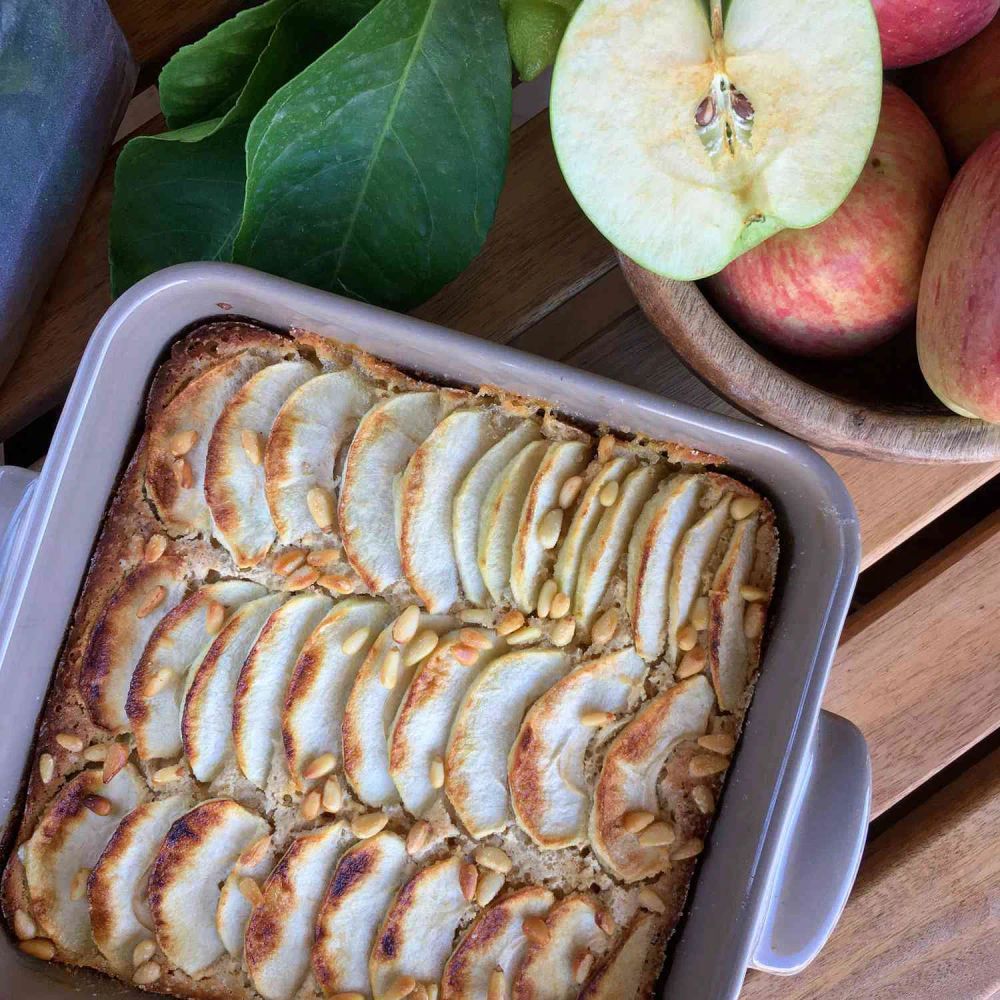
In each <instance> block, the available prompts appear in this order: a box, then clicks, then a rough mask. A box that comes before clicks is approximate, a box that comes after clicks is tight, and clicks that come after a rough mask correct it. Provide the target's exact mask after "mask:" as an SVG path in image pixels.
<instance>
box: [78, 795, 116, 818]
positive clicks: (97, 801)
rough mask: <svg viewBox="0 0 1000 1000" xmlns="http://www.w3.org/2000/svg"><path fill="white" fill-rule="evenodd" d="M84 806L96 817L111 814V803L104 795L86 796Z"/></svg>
mask: <svg viewBox="0 0 1000 1000" xmlns="http://www.w3.org/2000/svg"><path fill="white" fill-rule="evenodd" d="M83 805H84V807H85V808H86V809H89V810H90V811H91V812H92V813H93V814H94V815H95V816H108V815H110V814H111V801H110V800H109V799H106V798H105V797H104V796H103V795H84V797H83Z"/></svg>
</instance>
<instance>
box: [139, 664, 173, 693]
mask: <svg viewBox="0 0 1000 1000" xmlns="http://www.w3.org/2000/svg"><path fill="white" fill-rule="evenodd" d="M176 677H177V674H175V673H174V672H173V671H172V670H171V669H170V667H160V669H159V670H157V671H156V672H155V673H153V674H150V676H149V677H148V678H147V680H146V683H145V684H143V686H142V693H143V694H144V695H145V696H146V697H147V698H155V697H156V696H157V695H158V694H159V693H160V692H161V691H163V690H164V689H165V688H167V687H169V686H170V685H171V684H173V682H174V680H175V679H176Z"/></svg>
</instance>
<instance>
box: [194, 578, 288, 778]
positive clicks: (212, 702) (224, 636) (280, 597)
mask: <svg viewBox="0 0 1000 1000" xmlns="http://www.w3.org/2000/svg"><path fill="white" fill-rule="evenodd" d="M286 597H287V595H286V594H270V595H269V596H267V597H259V598H257V600H255V601H249V602H247V603H246V604H244V605H243V606H242V607H240V608H239V610H238V611H236V613H235V614H234V615H233V616H232V617H231V618H230V619H229V621H228V622H227V623H226V624H225V625H224V626H223V628H222V631H221V632H220V633H219V634H218V636H216V638H215V641H214V642H213V643H212V645H211V646H209V648H208V652H206V653H205V655H204V657H203V658H202V660H201V662H200V663H198V664H197V665H196V666H194V667H193V668H192V674H191V677H190V679H189V680H190V684H189V687H188V690H187V693H186V695H185V698H184V710H183V712H182V714H181V740H182V742H183V744H184V755H185V756H186V757H187V759H188V763H189V764H190V765H191V771H192V773H193V774H194V776H195V777H196V778H197V779H198V780H199V781H211V780H212V779H213V778H215V777H216V776H217V775H218V774H219V772H220V771H221V770H222V768H223V766H224V765H225V763H226V762H227V760H228V759H231V758H232V755H233V725H232V719H233V696H234V694H235V692H236V680H237V678H238V677H239V673H240V668H241V667H242V666H243V661H244V660H245V659H246V658H247V654H248V653H249V652H250V650H251V649H252V648H253V644H254V642H256V640H257V636H258V635H259V634H260V630H261V629H262V628H263V627H264V623H265V622H266V621H267V619H268V618H269V617H270V615H271V614H272V613H273V612H274V611H275V610H276V609H277V608H278V607H279V606H280V605H281V603H282V602H283V601H284V600H285V598H286Z"/></svg>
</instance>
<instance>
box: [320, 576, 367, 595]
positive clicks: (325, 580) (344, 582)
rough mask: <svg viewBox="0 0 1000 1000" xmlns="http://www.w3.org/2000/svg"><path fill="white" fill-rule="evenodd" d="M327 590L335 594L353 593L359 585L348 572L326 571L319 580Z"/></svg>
mask: <svg viewBox="0 0 1000 1000" xmlns="http://www.w3.org/2000/svg"><path fill="white" fill-rule="evenodd" d="M317 583H318V584H319V585H320V586H321V587H323V588H324V589H325V590H329V591H331V593H334V594H341V595H346V594H353V593H354V591H355V589H356V588H357V586H358V582H357V580H355V579H354V578H353V577H351V576H348V575H347V574H346V573H326V574H324V575H323V576H321V577H320V578H319V580H317Z"/></svg>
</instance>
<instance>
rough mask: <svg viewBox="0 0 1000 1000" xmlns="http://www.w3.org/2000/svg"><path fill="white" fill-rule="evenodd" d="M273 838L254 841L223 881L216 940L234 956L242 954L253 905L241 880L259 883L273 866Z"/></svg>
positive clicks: (216, 919) (217, 916)
mask: <svg viewBox="0 0 1000 1000" xmlns="http://www.w3.org/2000/svg"><path fill="white" fill-rule="evenodd" d="M275 855H276V851H275V848H274V838H272V837H269V836H263V837H261V838H260V839H259V840H255V841H254V842H253V843H252V844H251V845H250V846H249V847H247V848H246V849H245V850H244V851H243V853H242V854H240V856H239V857H238V858H237V859H236V864H234V865H233V870H232V871H231V872H230V873H229V875H228V876H227V878H226V881H225V882H223V883H222V889H221V890H220V892H219V905H218V906H217V907H216V909H215V929H216V930H217V931H218V933H219V940H220V941H221V942H222V945H223V947H224V948H225V949H226V951H228V952H229V954H230V955H232V956H233V958H242V957H243V942H244V938H245V937H246V930H247V924H248V923H250V914H251V913H252V912H253V904H252V903H251V902H250V898H248V896H247V894H246V893H245V892H244V891H243V889H242V888H241V883H242V882H243V880H244V879H247V878H250V879H253V880H254V882H256V883H257V884H258V885H259V884H260V883H261V882H263V881H264V879H265V878H266V877H267V875H268V874H269V873H270V871H271V869H272V868H273V867H274V864H275V861H276V860H277V858H276V856H275Z"/></svg>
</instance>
